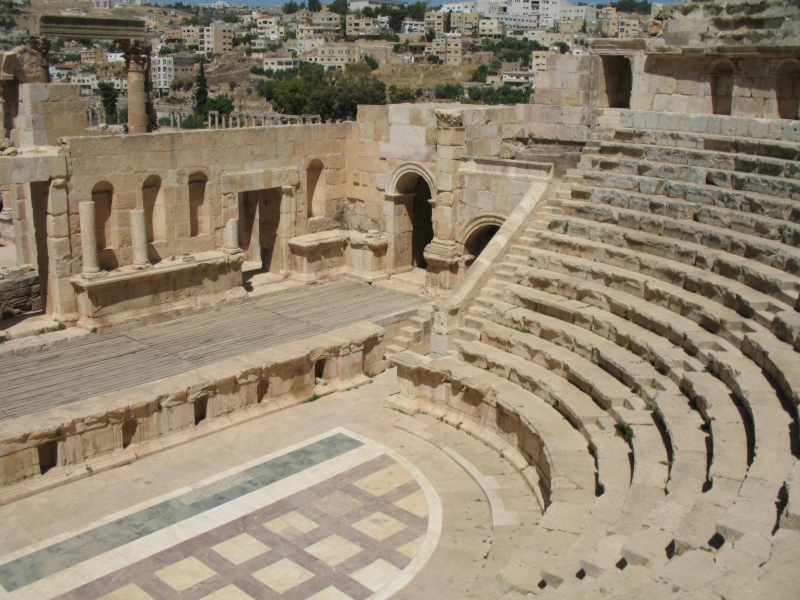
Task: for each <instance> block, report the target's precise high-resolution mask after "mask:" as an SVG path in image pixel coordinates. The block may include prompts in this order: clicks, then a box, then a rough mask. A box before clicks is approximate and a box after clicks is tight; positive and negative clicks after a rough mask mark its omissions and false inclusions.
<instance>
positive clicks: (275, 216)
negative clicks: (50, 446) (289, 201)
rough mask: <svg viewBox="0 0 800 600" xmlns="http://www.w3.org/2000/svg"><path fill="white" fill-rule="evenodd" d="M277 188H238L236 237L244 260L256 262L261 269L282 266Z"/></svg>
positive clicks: (276, 268) (274, 269) (267, 269)
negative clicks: (240, 189)
mask: <svg viewBox="0 0 800 600" xmlns="http://www.w3.org/2000/svg"><path fill="white" fill-rule="evenodd" d="M282 197H283V194H282V193H281V188H270V189H267V190H254V191H250V192H239V239H240V240H241V244H242V249H243V250H244V257H245V258H244V260H245V264H247V263H250V264H251V265H252V264H253V263H258V264H259V265H260V266H259V267H258V269H257V270H259V271H261V272H269V273H278V272H279V271H281V269H282V268H283V264H282V263H283V261H282V248H281V241H282V240H281V235H280V225H281V200H282Z"/></svg>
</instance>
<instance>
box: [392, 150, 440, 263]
mask: <svg viewBox="0 0 800 600" xmlns="http://www.w3.org/2000/svg"><path fill="white" fill-rule="evenodd" d="M386 190H387V193H386V196H385V203H384V219H385V224H384V229H385V231H386V233H387V234H388V235H389V248H388V252H387V258H388V260H387V267H388V270H389V271H390V272H395V273H399V272H403V271H408V270H411V269H413V268H423V269H424V268H427V261H426V259H425V252H424V251H425V247H426V246H428V244H430V243H431V242H432V241H433V238H434V231H433V202H434V200H433V198H434V197H435V194H436V184H435V182H434V177H433V175H432V174H431V172H430V171H429V170H428V169H427V168H425V167H424V166H423V165H421V164H419V163H416V162H409V163H404V164H402V165H400V166H398V167H397V168H396V169H395V170H394V171H393V172H392V174H391V175H390V177H389V184H388V185H387V186H386Z"/></svg>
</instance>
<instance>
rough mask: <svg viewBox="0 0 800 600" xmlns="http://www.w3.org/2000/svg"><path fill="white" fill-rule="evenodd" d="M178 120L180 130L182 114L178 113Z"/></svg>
mask: <svg viewBox="0 0 800 600" xmlns="http://www.w3.org/2000/svg"><path fill="white" fill-rule="evenodd" d="M177 119H178V121H177V123H178V129H180V128H181V113H178V114H177Z"/></svg>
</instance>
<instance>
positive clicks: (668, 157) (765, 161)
mask: <svg viewBox="0 0 800 600" xmlns="http://www.w3.org/2000/svg"><path fill="white" fill-rule="evenodd" d="M751 149H752V148H751V147H750V144H748V146H746V147H744V148H742V149H741V151H740V150H738V149H737V148H736V146H735V145H734V146H732V147H726V149H725V150H724V151H719V150H716V149H710V150H704V149H703V150H701V149H696V148H693V149H687V148H676V147H675V146H658V145H654V144H642V143H635V142H627V141H619V140H613V141H597V142H589V143H587V144H586V146H585V151H586V155H587V156H592V157H597V158H608V157H614V158H636V159H642V160H649V161H653V162H661V163H671V164H675V165H685V166H688V167H704V168H710V169H724V170H726V171H735V172H737V173H756V174H758V175H770V176H773V177H786V178H788V179H800V164H798V162H797V159H798V156H800V151H798V149H797V147H796V146H794V145H789V144H786V145H785V146H782V147H781V154H784V153H786V155H787V157H785V158H784V157H779V158H772V157H766V156H759V155H757V154H756V155H754V154H752V153H751V152H749V150H751Z"/></svg>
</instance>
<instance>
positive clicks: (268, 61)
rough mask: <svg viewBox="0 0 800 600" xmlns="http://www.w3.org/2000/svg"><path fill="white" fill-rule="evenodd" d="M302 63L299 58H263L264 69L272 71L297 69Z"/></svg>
mask: <svg viewBox="0 0 800 600" xmlns="http://www.w3.org/2000/svg"><path fill="white" fill-rule="evenodd" d="M301 62H302V61H301V60H300V59H299V58H293V57H291V56H289V57H286V58H275V57H270V58H265V59H264V69H272V70H273V71H286V70H288V69H297V68H298V67H299V66H300V63H301Z"/></svg>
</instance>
